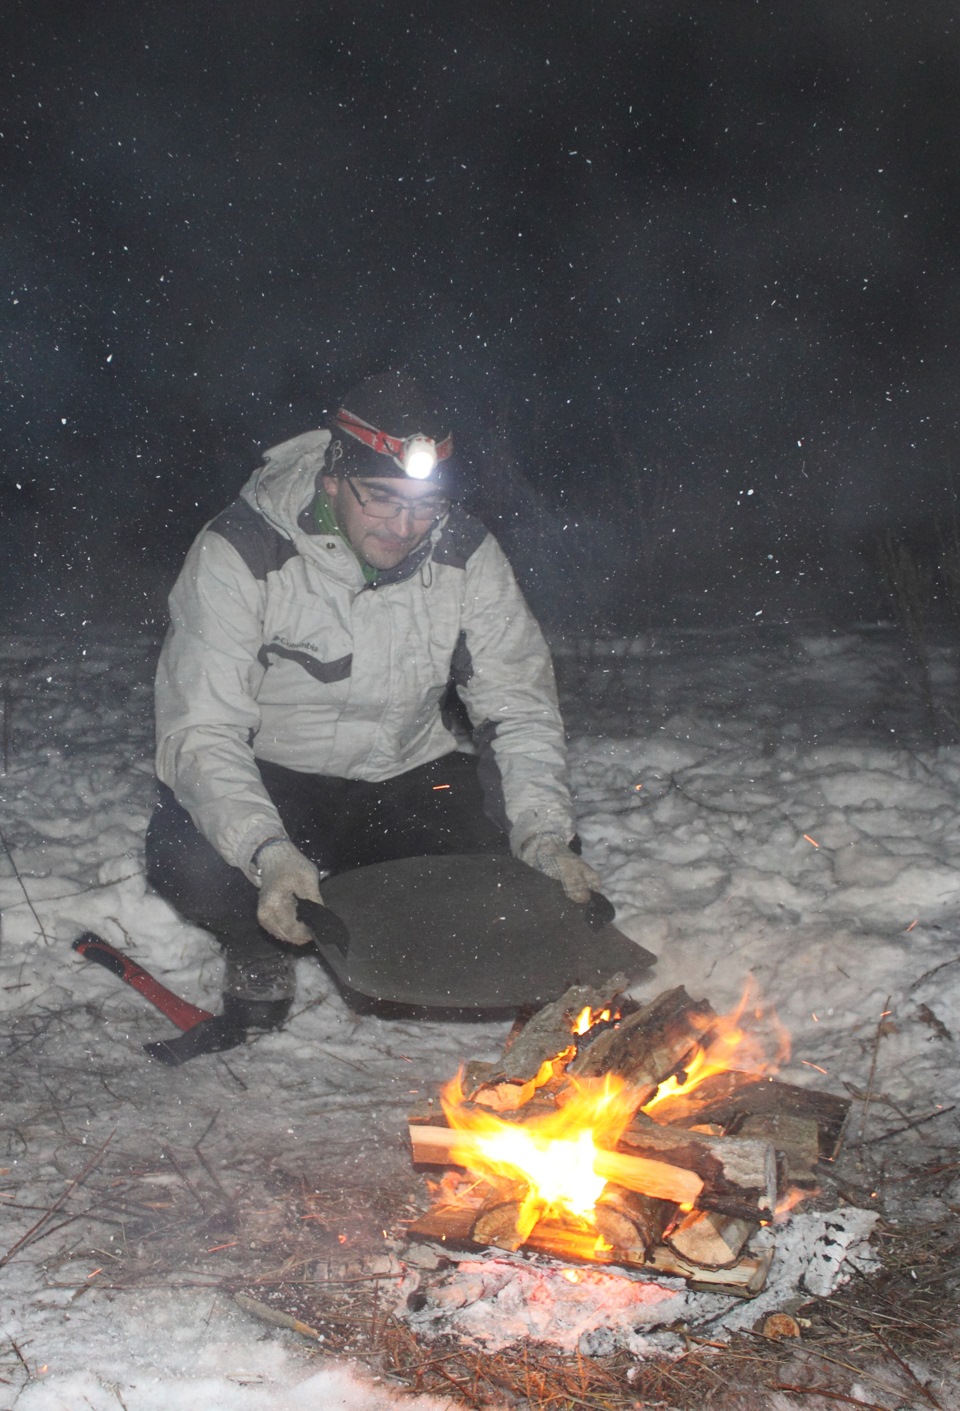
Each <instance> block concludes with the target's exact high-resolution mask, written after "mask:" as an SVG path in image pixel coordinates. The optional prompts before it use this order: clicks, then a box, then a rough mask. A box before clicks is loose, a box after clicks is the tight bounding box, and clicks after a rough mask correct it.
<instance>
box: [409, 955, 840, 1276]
mask: <svg viewBox="0 0 960 1411" xmlns="http://www.w3.org/2000/svg"><path fill="white" fill-rule="evenodd" d="M617 990H618V982H617V981H613V982H611V984H610V986H609V988H608V989H607V990H604V991H597V990H592V989H586V988H583V987H573V988H572V989H571V990H569V991H568V992H567V993H566V994H565V995H564V996H563V997H562V998H561V999H560V1000H558V1001H556V1002H555V1003H554V1004H552V1005H548V1006H546V1008H545V1009H543V1010H541V1011H540V1013H539V1014H537V1015H534V1016H533V1017H532V1018H531V1019H530V1020H528V1021H527V1023H526V1024H525V1025H524V1026H523V1027H522V1028H520V1029H519V1030H515V1031H514V1033H513V1034H512V1035H511V1039H510V1041H509V1042H508V1046H507V1048H506V1049H505V1051H504V1054H503V1056H502V1057H501V1058H500V1059H499V1060H498V1061H497V1062H496V1063H492V1064H490V1063H484V1064H471V1065H469V1067H468V1069H467V1070H465V1071H464V1072H463V1073H462V1074H460V1075H458V1077H457V1079H455V1080H454V1081H453V1082H451V1083H450V1084H448V1085H447V1087H446V1088H445V1089H444V1090H443V1093H442V1094H441V1096H440V1099H439V1101H438V1102H436V1103H435V1102H433V1101H431V1102H429V1103H428V1105H427V1108H426V1109H425V1110H424V1111H422V1112H421V1113H419V1114H411V1116H410V1119H409V1130H410V1142H411V1147H412V1152H413V1159H414V1161H415V1162H416V1163H418V1164H424V1165H444V1166H445V1165H449V1164H454V1165H462V1166H464V1167H466V1168H467V1169H468V1170H469V1171H470V1172H471V1173H472V1175H473V1176H474V1177H475V1178H478V1179H473V1180H471V1181H470V1182H464V1183H462V1186H461V1191H460V1193H459V1194H458V1195H457V1196H454V1197H452V1198H451V1197H450V1191H447V1200H446V1202H445V1203H443V1204H441V1205H439V1206H438V1207H436V1208H435V1209H434V1210H432V1211H430V1212H429V1213H428V1214H427V1215H426V1216H424V1217H423V1218H421V1219H419V1220H417V1221H416V1222H415V1223H414V1225H413V1226H412V1227H411V1233H414V1234H417V1235H421V1236H425V1237H427V1238H431V1237H432V1238H439V1239H440V1240H443V1241H448V1240H450V1241H457V1240H466V1241H469V1242H471V1243H475V1244H487V1245H494V1246H497V1247H499V1248H502V1249H506V1250H516V1249H519V1248H520V1247H521V1246H523V1247H524V1248H526V1249H531V1250H536V1251H542V1252H544V1253H548V1254H552V1255H554V1256H555V1257H558V1258H576V1259H586V1260H592V1261H594V1262H600V1263H613V1262H616V1263H619V1264H623V1265H624V1266H626V1267H629V1268H645V1269H650V1270H656V1271H659V1272H662V1273H670V1274H680V1275H682V1276H683V1277H684V1278H686V1279H687V1280H688V1281H689V1282H690V1284H691V1286H692V1287H695V1288H705V1289H712V1290H716V1291H724V1292H730V1293H737V1294H740V1295H742V1296H744V1297H751V1296H753V1295H755V1294H756V1293H758V1292H759V1291H760V1290H761V1288H762V1287H763V1284H764V1281H765V1279H766V1274H767V1271H768V1269H769V1266H770V1262H771V1260H772V1258H773V1248H772V1245H771V1246H768V1247H767V1248H766V1249H764V1250H762V1251H756V1250H754V1249H752V1248H751V1246H750V1239H751V1236H752V1235H753V1234H754V1232H755V1231H756V1230H757V1229H758V1228H759V1226H760V1225H761V1224H766V1223H769V1222H770V1221H771V1220H772V1218H773V1216H774V1213H775V1210H776V1206H777V1199H778V1195H779V1194H783V1193H784V1192H785V1188H786V1185H787V1184H790V1185H793V1186H800V1185H802V1184H804V1182H806V1184H807V1185H809V1184H811V1178H812V1174H813V1168H814V1166H815V1165H816V1163H817V1161H818V1160H820V1159H823V1158H825V1157H826V1158H828V1159H829V1158H832V1157H833V1156H834V1155H835V1154H836V1151H837V1149H838V1147H839V1142H840V1137H841V1134H842V1130H843V1124H844V1121H845V1118H846V1115H847V1111H848V1109H849V1102H847V1101H846V1100H844V1099H841V1098H835V1097H832V1096H830V1095H828V1094H821V1093H815V1092H810V1091H808V1090H806V1089H802V1088H795V1087H793V1086H792V1085H790V1084H783V1083H777V1082H774V1081H771V1080H769V1079H767V1078H764V1077H759V1076H757V1075H758V1074H760V1073H763V1072H767V1071H769V1069H770V1066H771V1058H770V1039H771V1037H773V1038H775V1039H776V1040H777V1042H778V1044H779V1051H778V1053H777V1054H776V1056H775V1057H773V1059H772V1063H773V1065H776V1064H777V1063H778V1062H779V1061H781V1060H782V1059H783V1058H784V1057H786V1056H787V1054H788V1052H789V1044H788V1037H787V1036H786V1034H785V1031H783V1029H782V1027H780V1026H779V1025H778V1023H777V1021H776V1016H775V1015H771V1014H770V1013H769V1012H766V1011H764V1009H763V1007H762V1006H760V1005H759V1004H757V1003H756V1000H755V998H754V997H752V994H751V991H750V989H749V987H748V989H747V990H746V991H745V993H744V996H743V998H742V1000H741V1002H740V1005H739V1007H738V1008H737V1009H736V1011H735V1012H733V1013H731V1014H730V1015H726V1016H722V1017H721V1016H718V1015H717V1014H716V1013H715V1012H714V1010H713V1009H712V1008H711V1006H710V1005H709V1004H708V1003H707V1002H706V1001H705V1000H692V999H691V998H690V996H689V995H688V994H687V992H686V990H684V989H683V987H682V986H678V987H677V988H676V989H673V990H668V991H666V992H665V993H664V994H662V995H660V996H658V997H657V998H656V999H654V1000H652V1001H651V1002H650V1003H648V1004H647V1005H645V1006H644V1007H643V1008H639V1009H636V1010H635V1011H634V1012H632V1013H630V1014H629V1015H627V1016H626V1017H622V1016H621V1015H618V1014H617V1013H616V1012H615V1009H614V1001H615V998H616V994H617ZM611 1009H614V1012H613V1014H612V1016H611V1013H610V1010H611ZM744 1016H746V1017H745V1018H744ZM741 1019H743V1023H741ZM760 1020H764V1021H765V1024H766V1028H765V1029H764V1030H763V1031H762V1033H761V1032H758V1027H757V1026H758V1021H760ZM751 1026H752V1028H751ZM737 1060H739V1061H740V1064H741V1067H744V1068H751V1069H754V1072H752V1073H745V1072H739V1071H736V1069H735V1068H734V1067H733V1064H734V1063H735V1062H736V1061H737ZM441 1109H442V1110H441ZM797 1193H798V1194H799V1192H797Z"/></svg>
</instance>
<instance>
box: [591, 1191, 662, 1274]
mask: <svg viewBox="0 0 960 1411" xmlns="http://www.w3.org/2000/svg"><path fill="white" fill-rule="evenodd" d="M676 1210H677V1207H676V1205H675V1204H674V1203H673V1201H670V1200H657V1199H655V1198H654V1197H653V1196H649V1195H643V1194H642V1193H641V1192H640V1191H627V1190H624V1189H623V1188H622V1187H621V1186H617V1185H614V1184H613V1183H612V1182H610V1181H608V1182H607V1184H606V1185H605V1186H604V1188H603V1190H602V1191H601V1192H600V1195H599V1197H598V1198H597V1203H596V1205H595V1207H594V1211H593V1222H594V1224H595V1225H596V1227H597V1230H598V1231H599V1232H600V1234H601V1235H602V1236H603V1238H604V1239H605V1240H606V1242H607V1244H608V1245H609V1246H610V1248H611V1249H612V1250H613V1253H614V1255H615V1256H616V1255H618V1254H619V1255H628V1256H629V1257H630V1258H631V1259H633V1260H635V1261H639V1260H642V1259H644V1258H645V1257H646V1255H647V1253H648V1252H649V1251H650V1250H652V1249H653V1248H654V1246H655V1245H657V1244H659V1242H660V1240H661V1238H662V1236H663V1232H664V1230H665V1229H666V1228H667V1226H668V1225H669V1224H670V1221H671V1220H672V1219H673V1218H674V1215H675V1214H676Z"/></svg>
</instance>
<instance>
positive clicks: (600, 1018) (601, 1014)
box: [573, 1004, 610, 1039]
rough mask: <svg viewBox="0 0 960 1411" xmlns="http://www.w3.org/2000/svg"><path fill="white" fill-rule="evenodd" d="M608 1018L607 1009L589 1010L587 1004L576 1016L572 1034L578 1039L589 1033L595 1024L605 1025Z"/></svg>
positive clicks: (608, 1011) (608, 1012)
mask: <svg viewBox="0 0 960 1411" xmlns="http://www.w3.org/2000/svg"><path fill="white" fill-rule="evenodd" d="M609 1018H610V1010H609V1009H591V1008H590V1006H589V1004H585V1005H584V1006H583V1008H582V1009H581V1011H580V1013H579V1014H578V1015H577V1022H576V1023H575V1024H574V1026H573V1032H574V1034H576V1036H577V1038H578V1039H579V1038H580V1037H581V1036H582V1035H583V1034H586V1033H589V1031H590V1030H591V1029H592V1028H593V1026H594V1025H595V1024H605V1023H606V1022H607V1020H608V1019H609Z"/></svg>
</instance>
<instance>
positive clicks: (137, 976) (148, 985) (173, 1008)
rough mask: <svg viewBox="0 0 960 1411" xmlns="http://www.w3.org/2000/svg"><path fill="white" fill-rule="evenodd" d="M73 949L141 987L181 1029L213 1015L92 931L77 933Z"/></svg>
mask: <svg viewBox="0 0 960 1411" xmlns="http://www.w3.org/2000/svg"><path fill="white" fill-rule="evenodd" d="M73 949H74V950H75V951H79V953H80V954H81V955H82V956H85V957H86V959H87V960H95V961H96V962H97V964H98V965H103V966H105V968H106V969H107V970H109V971H110V973H111V975H116V977H117V978H118V979H119V980H123V981H124V983H125V984H127V985H131V986H132V987H133V989H135V990H138V991H139V992H140V994H142V995H143V997H144V999H148V1000H149V1001H150V1003H151V1004H153V1005H156V1007H157V1009H159V1010H160V1012H161V1014H165V1015H166V1016H167V1018H168V1019H170V1020H172V1021H173V1023H174V1024H176V1026H177V1028H178V1029H184V1030H186V1029H192V1028H193V1026H194V1025H195V1024H199V1023H200V1021H201V1020H203V1019H212V1018H213V1015H212V1014H211V1013H210V1011H209V1010H208V1009H200V1008H199V1007H198V1006H197V1005H195V1004H190V1002H189V1001H188V1000H185V999H181V998H180V996H179V995H175V994H174V993H173V991H172V990H168V989H167V987H166V985H161V983H160V981H159V980H155V979H154V978H153V976H152V975H151V974H150V972H149V971H148V970H144V968H143V966H142V965H138V964H137V962H136V961H135V960H131V959H130V957H129V956H128V955H124V954H123V952H122V951H119V950H114V948H113V946H111V945H109V944H108V942H107V941H104V940H101V938H100V937H99V936H96V935H94V933H93V932H92V931H85V932H84V933H83V935H82V936H78V937H77V939H76V940H75V941H74V943H73Z"/></svg>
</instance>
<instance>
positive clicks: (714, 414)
mask: <svg viewBox="0 0 960 1411" xmlns="http://www.w3.org/2000/svg"><path fill="white" fill-rule="evenodd" d="M958 59H960V14H958V9H957V5H956V0H949V3H947V2H946V0H944V3H937V2H936V0H934V2H933V3H925V2H924V0H910V2H909V3H908V2H907V0H902V2H901V3H883V0H880V2H879V3H874V4H859V3H843V0H823V3H820V0H806V2H805V0H794V3H790V4H782V3H775V4H774V3H752V0H710V3H709V4H693V3H691V4H689V5H686V6H683V5H678V4H677V3H676V2H675V0H670V2H669V3H662V2H661V0H632V3H630V4H625V3H621V0H608V3H590V0H579V2H576V3H575V0H563V2H562V3H560V2H559V0H552V2H551V0H511V3H506V0H484V3H477V0H470V3H462V0H440V2H439V3H419V4H415V5H412V4H410V3H402V0H391V3H380V0H377V3H364V0H349V3H347V0H333V2H332V3H324V0H314V2H313V3H305V0H270V3H267V0H262V2H261V3H250V0H247V3H243V0H231V2H230V3H224V0H189V3H183V2H182V0H167V3H164V4H162V5H159V4H142V5H140V4H131V3H129V0H124V3H119V0H104V2H103V3H98V2H97V0H89V3H80V0H70V3H63V0H56V3H44V0H33V2H32V3H17V0H7V3H6V5H5V6H4V7H3V16H2V19H0V68H2V72H3V85H2V90H0V114H2V116H0V133H2V139H0V153H2V170H3V202H2V207H0V251H2V272H3V289H2V296H3V319H2V325H0V349H2V394H3V418H2V427H0V435H2V441H3V444H2V459H0V511H2V517H3V551H4V555H3V579H2V583H3V592H4V598H5V607H6V611H5V613H4V617H5V618H6V620H8V621H10V622H13V623H17V622H26V621H29V622H30V623H32V624H34V625H37V624H42V623H44V622H46V623H49V624H50V625H55V623H56V622H57V621H58V620H60V619H64V618H68V619H70V620H73V619H74V618H76V617H78V616H79V617H81V618H82V617H86V618H87V619H88V620H99V619H102V618H106V617H109V616H111V615H113V614H115V613H116V612H117V610H118V608H119V607H123V608H124V609H125V611H126V612H127V613H128V614H132V615H133V617H134V618H135V619H137V620H140V621H142V622H143V623H145V624H150V623H153V622H155V621H158V620H159V614H162V608H163V600H164V597H165V594H166V591H167V589H168V588H169V585H170V582H171V580H172V577H173V576H174V574H175V573H176V570H177V568H178V566H179V562H180V560H181V559H182V556H183V554H184V552H185V551H186V548H187V546H188V545H189V542H190V540H191V539H192V538H193V536H194V534H195V533H196V532H197V530H198V529H199V528H200V526H201V525H202V523H203V522H204V521H205V520H206V519H207V518H209V517H210V516H212V515H213V514H214V513H216V512H217V511H218V510H219V509H220V508H222V507H223V506H224V505H225V504H226V503H227V502H228V501H229V500H230V499H232V498H233V496H234V495H235V493H236V491H237V490H238V489H239V487H240V485H241V484H242V483H243V481H244V480H245V479H246V477H247V475H248V474H249V472H250V471H251V469H252V468H253V467H254V466H255V465H256V463H257V462H258V460H259V458H260V454H261V452H262V450H263V449H264V448H266V447H268V446H270V445H272V444H274V443H276V442H278V441H280V440H282V439H284V438H285V437H287V436H291V435H295V434H297V433H299V432H301V431H303V430H306V429H307V428H309V427H310V426H314V425H317V424H319V423H321V422H322V421H323V419H324V417H325V415H326V414H327V413H328V412H329V411H330V410H331V409H332V408H333V407H334V406H335V405H336V403H337V401H338V399H339V397H340V395H341V394H342V393H343V392H344V391H345V390H346V389H347V388H348V387H349V386H350V385H351V383H352V382H354V381H355V380H358V379H359V378H361V377H363V376H365V375H367V374H368V373H371V372H376V371H380V370H382V369H383V368H385V367H389V366H396V365H400V364H403V365H405V366H407V367H408V368H410V369H413V370H416V371H417V372H419V373H420V374H421V375H422V376H424V377H425V378H426V379H427V380H429V381H431V382H433V383H434V384H435V385H437V386H438V387H440V388H441V389H442V392H443V395H444V396H445V397H446V398H447V400H448V405H449V406H450V408H451V410H452V413H453V417H454V422H453V429H454V432H455V435H456V438H457V442H458V458H459V461H460V464H461V468H462V474H463V485H464V494H465V495H466V496H467V497H468V499H469V500H470V502H471V503H472V504H475V505H476V506H477V507H478V508H479V509H480V510H481V511H482V512H483V514H484V515H485V516H486V517H487V519H488V521H489V522H490V524H491V527H492V528H494V529H495V530H496V531H497V533H498V534H499V535H500V537H501V538H502V540H503V542H504V543H505V546H506V547H507V548H508V550H509V551H510V552H511V553H512V555H513V556H514V558H515V561H516V563H517V567H518V570H519V572H520V575H521V580H522V581H523V582H524V585H525V587H526V588H527V590H528V592H529V594H530V596H531V599H532V601H533V602H534V605H535V606H536V607H537V609H538V610H539V611H540V612H541V613H543V614H545V615H546V616H548V617H549V616H550V614H551V613H554V614H556V615H564V614H566V615H570V614H572V615H573V616H574V617H576V616H577V615H578V614H579V617H580V619H581V621H582V622H583V624H584V625H609V626H612V627H615V628H618V629H624V628H625V629H632V628H636V629H639V628H641V627H644V626H646V625H648V623H649V622H651V621H677V622H682V623H690V622H695V621H703V622H705V623H710V622H714V623H720V622H724V621H739V620H743V621H749V620H753V619H755V618H756V617H757V616H758V615H765V618H766V620H768V621H782V620H784V619H787V620H791V619H798V620H799V619H800V618H803V617H805V616H809V615H821V616H824V617H826V618H827V619H829V620H835V621H837V622H840V621H841V620H842V619H843V618H844V617H852V618H855V617H864V616H866V617H869V616H870V615H871V613H872V614H874V615H875V614H876V613H877V612H878V611H879V610H880V608H879V607H878V604H879V602H880V598H881V596H882V595H881V594H880V593H879V590H878V586H877V581H876V578H875V576H872V575H871V571H870V568H869V563H870V558H871V553H872V549H871V545H872V544H873V542H874V540H875V539H876V536H877V535H878V534H879V533H880V532H882V531H884V530H887V529H895V530H897V532H902V533H908V534H910V535H911V536H913V537H914V538H915V539H916V540H917V542H921V541H923V539H924V538H926V540H928V541H929V540H931V539H932V538H935V536H936V533H937V525H938V524H943V523H944V522H947V521H949V519H950V515H951V513H952V508H953V500H952V495H953V488H954V479H953V476H954V475H956V476H957V477H958V480H960V466H958V463H957V455H956V452H957V418H958V337H957V331H958V326H960V297H958V296H960V270H958V249H957V247H958V238H960V237H958V230H960V224H958V222H960V200H958V195H960V163H958V151H960V139H958V134H960V64H958ZM957 490H958V493H960V484H958V485H957Z"/></svg>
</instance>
